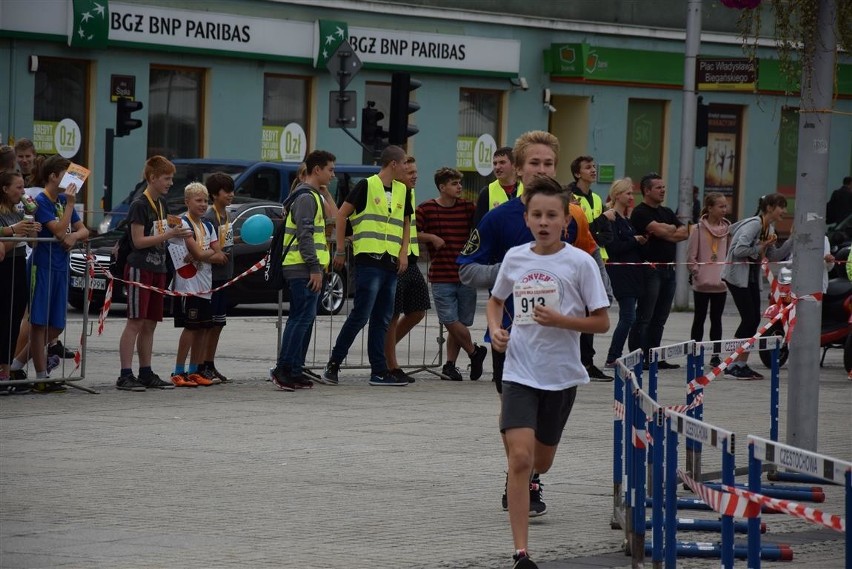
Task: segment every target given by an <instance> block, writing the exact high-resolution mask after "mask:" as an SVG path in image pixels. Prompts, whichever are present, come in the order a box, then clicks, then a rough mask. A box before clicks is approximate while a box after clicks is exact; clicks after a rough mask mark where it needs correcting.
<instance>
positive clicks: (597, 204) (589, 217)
mask: <svg viewBox="0 0 852 569" xmlns="http://www.w3.org/2000/svg"><path fill="white" fill-rule="evenodd" d="M589 197H591V198H592V205H591V207H590V206H589V200H587V199H586V197H585V195H577V201H578V202H580V207H581V208H582V209H583V213H585V214H586V221H588V222H589V223H591V222H593V221H594V220H596V219H597V218H598V217H599V216H600V215H601V214H602V213H603V202H602V201H601V197H600V196H599V195H597V194H596V193H595V192H592V191H591V190H589ZM600 252H601V259H603V260H604V261H606V260H607V259H608V258H609V255H607V254H606V249H604V248H603V247H600Z"/></svg>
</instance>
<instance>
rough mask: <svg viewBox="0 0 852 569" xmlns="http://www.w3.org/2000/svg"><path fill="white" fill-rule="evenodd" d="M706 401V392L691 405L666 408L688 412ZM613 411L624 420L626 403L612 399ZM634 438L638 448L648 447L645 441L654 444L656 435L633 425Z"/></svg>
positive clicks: (667, 406) (649, 418) (634, 443)
mask: <svg viewBox="0 0 852 569" xmlns="http://www.w3.org/2000/svg"><path fill="white" fill-rule="evenodd" d="M703 402H704V394H703V393H699V394H698V395H696V397H695V399H694V400H693V401H692V403H690V404H689V405H666V406H664V407H663V408H664V409H672V410H674V411H676V412H678V413H686V412H687V411H690V410H692V409H695V408H696V407H698V406H699V405H701V404H702V403H703ZM612 411H613V414H614V415H615V417H616V419H620V420H622V421H623V420H624V403H622V402H621V401H618V400H617V399H613V401H612ZM647 421H648V422H649V423H650V422H651V421H652V417H648V419H647ZM632 429H633V431H632V437H631V438H632V440H633V446H634V447H636V448H647V447H646V446H645V442H644V441H648V444H654V437H652V436H651V432H650V431H648V430H641V431H639V430H637V429H636V427H632Z"/></svg>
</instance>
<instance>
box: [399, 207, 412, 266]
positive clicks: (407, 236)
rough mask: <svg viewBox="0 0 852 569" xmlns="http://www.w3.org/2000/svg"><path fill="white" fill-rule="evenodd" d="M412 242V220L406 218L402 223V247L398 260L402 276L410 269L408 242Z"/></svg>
mask: <svg viewBox="0 0 852 569" xmlns="http://www.w3.org/2000/svg"><path fill="white" fill-rule="evenodd" d="M410 240H411V218H410V217H409V216H407V215H406V216H405V220H404V221H403V222H402V247H400V249H399V257H398V258H397V271H396V272H397V273H399V274H402V273H404V272H405V271H406V270H407V269H408V242H409V241H410Z"/></svg>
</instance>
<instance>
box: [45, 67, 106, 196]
mask: <svg viewBox="0 0 852 569" xmlns="http://www.w3.org/2000/svg"><path fill="white" fill-rule="evenodd" d="M88 93H89V62H87V61H79V60H73V59H57V58H47V57H42V58H39V65H38V71H36V73H35V97H34V100H33V103H34V105H33V108H34V112H33V135H32V141H33V143H34V144H35V147H36V152H37V153H39V154H44V155H52V154H61V155H62V156H64V157H65V158H68V159H69V160H71V161H72V162H75V163H77V164H81V165H83V166H88V163H87V162H88V159H87V148H86V139H87V138H88V114H87V113H86V109H87V108H88ZM90 185H91V182H89V183H88V184H85V185H84V186H83V194H82V199H79V198H78V201H79V203H81V204H84V203H86V201H85V197H86V192H87V191H88V187H89V186H90Z"/></svg>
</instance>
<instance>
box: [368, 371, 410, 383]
mask: <svg viewBox="0 0 852 569" xmlns="http://www.w3.org/2000/svg"><path fill="white" fill-rule="evenodd" d="M370 385H375V386H383V385H384V386H388V387H404V386H406V385H408V380H403V379H400V378H398V377H394V376H393V375H392V374H390V373H388V372H386V371H385V372H382V373H374V374H373V375H371V376H370Z"/></svg>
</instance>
